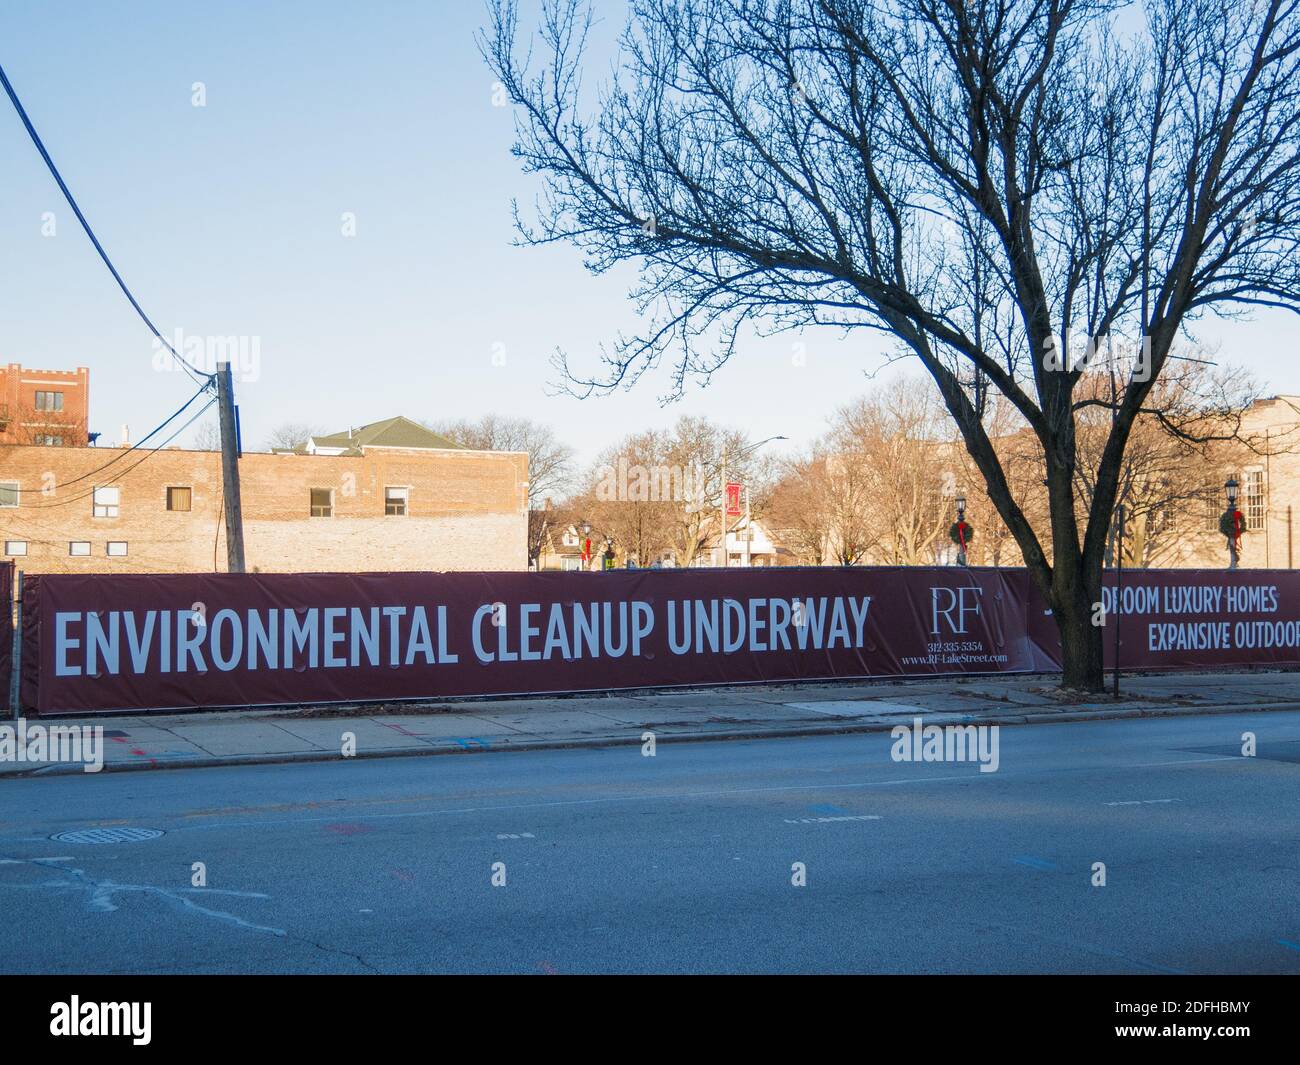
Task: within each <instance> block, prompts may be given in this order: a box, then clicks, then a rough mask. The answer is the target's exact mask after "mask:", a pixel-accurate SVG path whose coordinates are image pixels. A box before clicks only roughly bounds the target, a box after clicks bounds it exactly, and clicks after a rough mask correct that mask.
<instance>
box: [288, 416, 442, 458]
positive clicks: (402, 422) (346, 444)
mask: <svg viewBox="0 0 1300 1065" xmlns="http://www.w3.org/2000/svg"><path fill="white" fill-rule="evenodd" d="M367 447H407V448H430V449H438V450H448V449H450V450H455V451H461V450H464V449H463V448H462V446H461V445H460V444H458V443H456V441H454V440H452V439H450V438H448V437H445V436H443V435H442V434H441V433H435V432H434V431H433V430H432V429H426V428H425V427H424V426H423V425H421V424H420V423H419V422H413V421H411V419H410V418H403V417H401V416H400V415H399V416H398V417H396V418H386V419H384V420H383V421H382V422H371V423H370V424H369V425H362V426H358V427H356V428H354V429H348V430H345V431H343V432H341V433H328V434H326V435H324V436H313V437H312V438H311V440H310V441H309V442H308V443H307V445H306V448H305V450H307V451H310V452H317V453H319V452H321V451H325V452H339V453H342V452H359V451H360V450H361V449H362V448H367Z"/></svg>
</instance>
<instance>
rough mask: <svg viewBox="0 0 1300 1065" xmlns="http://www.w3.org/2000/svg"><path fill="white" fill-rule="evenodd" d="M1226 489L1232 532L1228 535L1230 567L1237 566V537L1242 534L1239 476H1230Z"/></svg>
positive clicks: (1225, 485)
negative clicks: (1238, 507)
mask: <svg viewBox="0 0 1300 1065" xmlns="http://www.w3.org/2000/svg"><path fill="white" fill-rule="evenodd" d="M1223 487H1224V490H1225V491H1227V493H1228V519H1229V521H1231V523H1232V525H1231V528H1232V532H1231V534H1230V535H1229V536H1228V558H1229V559H1230V561H1229V562H1228V569H1236V568H1237V538H1238V537H1239V536H1240V534H1241V522H1240V521H1239V514H1238V511H1237V489H1238V488H1239V487H1241V486H1240V485H1238V484H1237V478H1235V477H1229V478H1228V480H1227V483H1226V484H1224V486H1223Z"/></svg>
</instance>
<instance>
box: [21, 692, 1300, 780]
mask: <svg viewBox="0 0 1300 1065" xmlns="http://www.w3.org/2000/svg"><path fill="white" fill-rule="evenodd" d="M1275 710H1276V711H1286V710H1300V702H1286V703H1268V704H1264V705H1259V704H1245V703H1242V704H1239V705H1234V706H1215V707H1210V706H1163V707H1162V706H1157V707H1151V708H1148V709H1143V708H1141V707H1126V708H1123V709H1115V710H1078V711H1073V710H1065V711H1053V712H1050V713H1038V714H997V713H994V714H987V715H983V714H982V715H979V716H976V715H973V714H951V713H944V712H942V711H930V712H928V713H923V714H918V715H914V716H919V717H921V718H923V719H924V720H926V721H928V722H931V723H945V724H972V725H973V724H980V725H1051V724H1058V723H1059V724H1071V723H1075V722H1080V721H1110V720H1116V721H1123V720H1132V719H1134V718H1142V717H1150V718H1156V717H1206V716H1212V715H1219V714H1255V713H1266V712H1270V711H1275ZM899 723H900V722H898V721H881V720H879V719H877V720H874V721H864V722H860V723H857V724H847V723H846V724H839V725H836V724H830V723H828V724H826V725H797V726H793V727H790V728H766V729H735V730H732V731H728V732H696V733H678V734H675V735H668V734H665V735H659V734H656V736H655V742H656V743H658V744H666V743H712V742H721V741H724V740H762V739H793V738H797V737H800V736H849V735H858V734H863V733H871V732H889V731H891V730H892V729H894V728H895V727H896V726H897V725H898V724H899ZM642 731H654V730H653V729H646V728H644V727H643V729H642ZM640 743H641V739H640V735H639V734H636V735H634V736H633V737H632V738H628V737H626V736H617V737H615V736H593V737H590V738H577V737H575V738H570V739H558V740H545V739H542V740H520V741H519V742H517V743H510V744H506V745H503V746H500V747H473V746H466V747H461V746H454V745H451V744H448V745H445V746H438V747H434V746H428V747H427V748H425V749H423V750H422V749H420V748H412V747H380V748H375V749H374V750H371V751H367V752H366V753H365V754H356V755H353V756H352V757H350V758H344V757H343V756H342V755H341V754H336V753H334V752H333V751H285V752H281V753H276V754H236V755H228V756H225V757H216V756H212V757H207V758H184V759H180V758H177V759H172V760H169V761H156V760H155V761H153V762H143V761H141V762H120V763H113V764H109V763H107V762H105V763H104V767H103V769H102V770H101V772H104V773H140V772H152V771H155V770H169V769H216V768H219V767H222V766H245V765H285V764H294V763H314V762H338V761H345V762H353V761H367V760H370V759H374V758H427V757H429V756H430V755H445V754H501V753H509V752H512V751H559V750H577V749H584V748H587V749H601V748H607V747H622V746H627V745H639V744H640ZM98 775H99V773H86V772H85V770H84V769H82V768H81V767H80V766H73V765H64V764H57V765H47V766H40V767H38V768H35V769H28V770H22V771H19V772H14V773H0V780H4V779H8V778H15V779H23V780H26V779H30V778H32V777H50V776H98Z"/></svg>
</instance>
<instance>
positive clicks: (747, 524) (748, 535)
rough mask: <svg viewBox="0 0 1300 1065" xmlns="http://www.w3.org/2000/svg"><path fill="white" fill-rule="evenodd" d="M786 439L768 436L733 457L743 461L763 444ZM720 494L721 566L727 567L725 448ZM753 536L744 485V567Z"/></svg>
mask: <svg viewBox="0 0 1300 1065" xmlns="http://www.w3.org/2000/svg"><path fill="white" fill-rule="evenodd" d="M786 439H788V438H787V437H784V436H769V437H768V438H767V439H766V440H760V441H759V442H758V443H756V444H750V445H749V446H748V447H742V448H741V449H740V450H739V451H738V452H736V456H735V457H736V458H738V459H743V458H744V457H745V456H746V455H749V454H751V453H752V452H755V451H757V450H758V449H759V448H760V447H762V446H763V445H764V444H770V443H771V442H772V441H773V440H786ZM721 492H722V506H721V507H720V510H721V512H722V541H721V543H722V564H723V566H727V565H728V564H729V563H730V561H731V555H730V552H729V551H728V550H727V452H726V449H725V448H724V449H723V452H722V487H721ZM753 535H754V530H753V528H752V527H751V526H750V521H749V485H748V484H746V485H745V565H746V566H748V565H749V547H750V544H751V542H752V541H751V539H750V538H751V537H752V536H753Z"/></svg>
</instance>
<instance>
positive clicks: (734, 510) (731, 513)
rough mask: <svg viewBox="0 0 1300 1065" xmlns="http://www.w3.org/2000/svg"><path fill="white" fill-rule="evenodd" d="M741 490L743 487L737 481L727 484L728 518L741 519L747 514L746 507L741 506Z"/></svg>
mask: <svg viewBox="0 0 1300 1065" xmlns="http://www.w3.org/2000/svg"><path fill="white" fill-rule="evenodd" d="M741 490H742V486H741V485H739V484H737V483H736V482H735V481H728V482H727V517H729V518H735V517H739V516H740V515H741V514H743V513H744V512H745V510H744V507H742V506H741V497H740V493H741Z"/></svg>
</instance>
